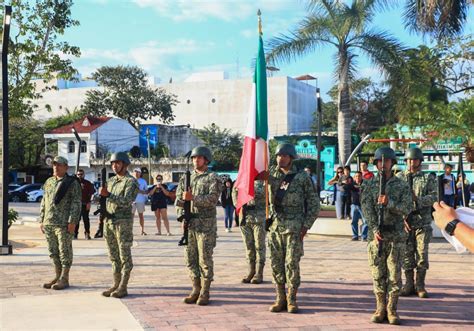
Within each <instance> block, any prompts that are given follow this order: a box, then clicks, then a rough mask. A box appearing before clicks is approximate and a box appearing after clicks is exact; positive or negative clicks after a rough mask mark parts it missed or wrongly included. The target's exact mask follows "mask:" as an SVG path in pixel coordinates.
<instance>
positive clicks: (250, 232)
mask: <svg viewBox="0 0 474 331" xmlns="http://www.w3.org/2000/svg"><path fill="white" fill-rule="evenodd" d="M240 232H242V238H243V239H244V244H245V251H246V255H247V262H248V263H250V264H260V263H261V264H265V250H266V247H265V234H266V233H265V232H266V231H265V225H264V224H262V223H249V222H248V221H247V223H246V224H245V225H244V226H241V227H240Z"/></svg>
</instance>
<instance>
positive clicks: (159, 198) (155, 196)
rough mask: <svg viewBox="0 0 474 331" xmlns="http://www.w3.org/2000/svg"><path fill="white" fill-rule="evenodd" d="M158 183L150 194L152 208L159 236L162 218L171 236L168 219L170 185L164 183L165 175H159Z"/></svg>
mask: <svg viewBox="0 0 474 331" xmlns="http://www.w3.org/2000/svg"><path fill="white" fill-rule="evenodd" d="M155 180H156V185H154V186H153V187H152V188H151V190H150V192H149V193H148V195H149V196H150V197H151V210H152V211H153V212H154V213H155V219H156V229H157V231H158V232H157V233H156V235H157V236H161V220H163V224H164V226H165V229H166V234H167V235H168V236H171V232H170V222H169V220H168V197H169V196H170V195H171V193H170V192H169V191H168V186H166V184H163V176H162V175H157V176H156V178H155Z"/></svg>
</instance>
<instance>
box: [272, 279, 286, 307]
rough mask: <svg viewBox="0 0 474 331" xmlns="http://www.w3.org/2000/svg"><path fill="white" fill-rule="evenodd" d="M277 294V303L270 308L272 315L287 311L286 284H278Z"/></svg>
mask: <svg viewBox="0 0 474 331" xmlns="http://www.w3.org/2000/svg"><path fill="white" fill-rule="evenodd" d="M276 294H277V295H276V300H275V303H274V304H273V305H271V306H270V311H271V312H272V313H279V312H281V311H283V310H285V309H286V294H285V284H276Z"/></svg>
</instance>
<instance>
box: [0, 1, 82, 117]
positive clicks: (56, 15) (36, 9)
mask: <svg viewBox="0 0 474 331" xmlns="http://www.w3.org/2000/svg"><path fill="white" fill-rule="evenodd" d="M6 4H11V6H12V19H11V26H12V27H11V32H10V43H9V63H8V75H9V80H8V83H9V97H10V99H9V101H10V103H9V107H10V117H28V116H30V115H31V114H32V113H33V111H34V110H35V108H37V105H36V104H35V100H37V99H39V98H41V93H42V92H43V91H46V90H50V89H53V88H54V86H52V84H51V83H50V82H51V80H52V79H53V78H54V77H58V78H64V79H72V78H73V77H74V76H75V75H76V74H77V71H76V69H74V68H73V66H72V61H71V58H73V57H78V56H80V54H81V53H80V50H79V47H76V46H72V45H70V44H69V43H68V42H67V41H64V40H60V38H61V37H62V36H63V35H64V32H65V31H66V30H67V29H68V28H70V27H73V26H77V25H79V22H78V21H77V20H74V19H72V18H71V7H72V5H73V1H72V0H36V1H28V0H12V1H3V0H0V5H1V6H2V8H3V6H4V5H6ZM0 30H1V27H0ZM40 85H41V86H40Z"/></svg>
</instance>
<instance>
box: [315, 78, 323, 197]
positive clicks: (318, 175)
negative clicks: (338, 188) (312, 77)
mask: <svg viewBox="0 0 474 331" xmlns="http://www.w3.org/2000/svg"><path fill="white" fill-rule="evenodd" d="M316 101H317V107H318V140H317V148H318V162H317V169H316V176H317V177H318V185H319V187H320V188H321V190H323V189H324V181H323V178H322V177H323V176H322V173H321V121H322V115H323V112H322V109H321V93H320V90H319V87H318V88H316Z"/></svg>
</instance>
